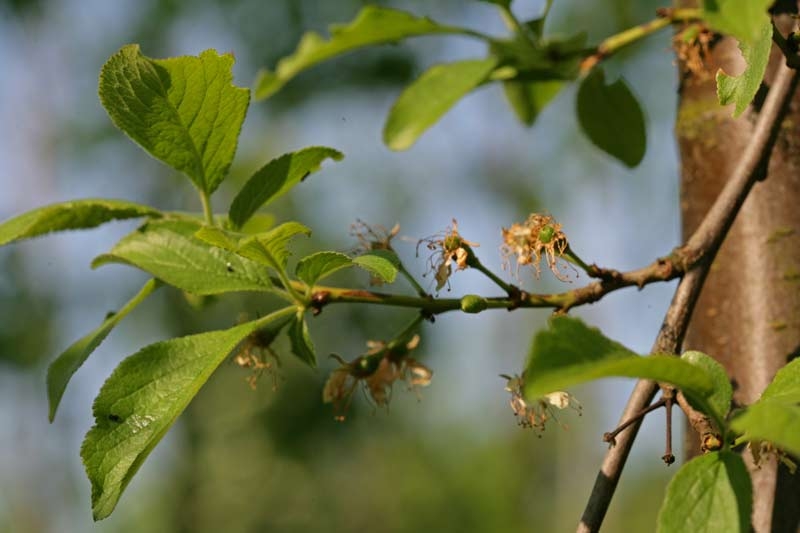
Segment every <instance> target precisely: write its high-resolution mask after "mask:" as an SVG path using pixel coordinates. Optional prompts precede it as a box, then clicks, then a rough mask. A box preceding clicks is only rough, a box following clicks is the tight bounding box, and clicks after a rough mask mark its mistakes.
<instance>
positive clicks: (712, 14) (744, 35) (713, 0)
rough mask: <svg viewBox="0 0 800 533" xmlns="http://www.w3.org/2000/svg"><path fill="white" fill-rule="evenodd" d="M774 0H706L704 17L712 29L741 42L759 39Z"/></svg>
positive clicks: (767, 20) (748, 42)
mask: <svg viewBox="0 0 800 533" xmlns="http://www.w3.org/2000/svg"><path fill="white" fill-rule="evenodd" d="M772 1H773V0H704V2H703V19H704V20H705V21H706V23H707V24H708V25H709V26H710V27H711V29H712V30H714V31H717V32H719V33H724V34H727V35H731V36H733V37H736V38H737V39H738V40H739V42H740V43H741V44H750V43H753V42H755V41H756V40H758V39H759V35H760V34H761V31H762V29H763V25H764V23H768V22H769V15H768V14H767V9H768V8H769V6H770V5H772ZM770 26H771V25H770Z"/></svg>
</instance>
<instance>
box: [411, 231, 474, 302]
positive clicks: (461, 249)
mask: <svg viewBox="0 0 800 533" xmlns="http://www.w3.org/2000/svg"><path fill="white" fill-rule="evenodd" d="M423 242H424V243H426V244H425V245H426V247H427V248H428V250H431V251H432V252H433V253H432V254H431V256H430V258H428V263H429V266H430V270H431V271H432V272H433V273H434V279H436V290H437V291H440V290H441V289H442V287H444V286H445V285H447V282H448V280H449V279H450V276H451V275H452V274H453V267H452V265H451V263H455V264H456V270H464V269H465V268H467V267H468V266H469V264H468V262H469V258H470V255H471V254H472V250H471V249H470V247H471V246H480V245H479V244H478V243H476V242H470V241H468V240H466V239H464V238H463V237H462V236H461V235H460V234H459V233H458V222H456V219H453V225H452V226H450V227H449V228H447V229H446V230H445V231H444V234H439V235H434V236H433V237H428V238H426V239H421V240H420V241H419V242H418V243H417V253H419V245H420V244H422V243H423Z"/></svg>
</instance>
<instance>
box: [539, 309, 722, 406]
mask: <svg viewBox="0 0 800 533" xmlns="http://www.w3.org/2000/svg"><path fill="white" fill-rule="evenodd" d="M611 376H624V377H634V378H647V379H653V380H657V381H664V382H667V383H671V384H672V385H674V386H676V387H677V388H679V389H681V390H682V391H683V393H684V394H686V395H687V396H690V397H691V398H693V399H700V400H701V401H702V400H703V399H704V398H706V397H707V396H708V395H710V394H711V393H712V392H713V383H712V381H711V378H709V377H708V375H707V374H706V373H705V372H704V371H699V370H698V368H697V367H696V366H694V365H692V364H691V363H687V362H686V361H682V360H680V358H678V357H673V356H666V355H651V356H647V357H641V356H639V355H637V354H635V353H634V352H632V351H630V350H628V349H627V348H625V347H624V346H623V345H621V344H619V343H617V342H614V341H612V340H610V339H608V338H607V337H605V336H604V335H603V334H602V333H601V332H600V330H598V329H597V328H590V327H588V326H587V325H586V324H584V323H583V322H582V321H581V320H579V319H577V318H572V317H567V316H559V317H553V318H552V319H551V320H550V326H549V328H548V329H546V330H543V331H540V332H539V333H537V334H536V336H535V337H534V340H533V347H532V348H531V352H530V356H529V358H528V364H527V367H526V369H525V393H526V395H527V396H528V397H529V398H538V397H541V396H544V395H545V394H548V393H550V392H553V391H558V390H564V389H565V388H567V387H570V386H573V385H577V384H579V383H583V382H586V381H590V380H594V379H598V378H603V377H611Z"/></svg>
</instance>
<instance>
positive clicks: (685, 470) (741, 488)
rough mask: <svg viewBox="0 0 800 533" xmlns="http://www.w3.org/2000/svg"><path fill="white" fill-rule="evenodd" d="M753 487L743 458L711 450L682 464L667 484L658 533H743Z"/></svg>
mask: <svg viewBox="0 0 800 533" xmlns="http://www.w3.org/2000/svg"><path fill="white" fill-rule="evenodd" d="M751 507H752V487H751V484H750V475H749V474H748V473H747V468H746V467H745V466H744V461H742V457H741V456H740V455H738V454H736V453H733V452H727V451H723V452H712V453H708V454H706V455H703V456H700V457H696V458H694V459H692V460H691V461H689V462H688V463H686V464H685V465H683V466H682V467H681V469H680V470H678V472H677V473H676V474H675V477H674V478H672V481H670V483H669V485H668V486H667V495H666V497H665V498H664V502H663V503H662V505H661V511H660V512H659V513H658V533H686V532H687V531H691V532H692V533H719V532H722V531H724V532H725V533H739V532H741V533H746V532H749V531H750V512H751Z"/></svg>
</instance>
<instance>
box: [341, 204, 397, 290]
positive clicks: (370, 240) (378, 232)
mask: <svg viewBox="0 0 800 533" xmlns="http://www.w3.org/2000/svg"><path fill="white" fill-rule="evenodd" d="M398 233H400V224H395V225H394V226H393V227H392V229H390V230H387V229H386V228H385V227H384V226H381V225H380V224H376V225H374V226H370V225H369V224H367V223H366V222H364V221H363V220H361V219H356V221H355V222H354V223H353V224H351V225H350V235H351V236H353V237H355V238H356V239H357V240H358V245H356V247H355V249H353V251H352V252H351V253H353V254H355V255H360V254H363V253H365V252H371V251H373V250H389V251H392V252H393V251H394V248H392V239H394V238H395V237H396V236H397V234H398ZM369 283H370V285H383V279H381V278H380V276H370V278H369Z"/></svg>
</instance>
